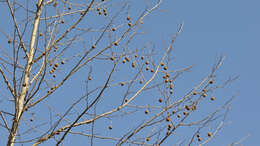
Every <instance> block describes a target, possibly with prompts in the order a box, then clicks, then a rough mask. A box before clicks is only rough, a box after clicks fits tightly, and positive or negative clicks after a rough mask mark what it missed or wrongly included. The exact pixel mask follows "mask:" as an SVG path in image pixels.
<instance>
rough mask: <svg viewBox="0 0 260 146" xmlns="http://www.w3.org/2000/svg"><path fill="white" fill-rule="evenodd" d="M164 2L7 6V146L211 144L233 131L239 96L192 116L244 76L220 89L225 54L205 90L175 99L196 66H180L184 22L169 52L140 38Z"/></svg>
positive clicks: (3, 66) (13, 0)
mask: <svg viewBox="0 0 260 146" xmlns="http://www.w3.org/2000/svg"><path fill="white" fill-rule="evenodd" d="M161 3H162V0H153V1H149V2H148V3H143V2H141V1H140V5H141V4H144V5H143V6H135V5H132V4H131V3H130V2H128V1H126V0H119V1H112V0H88V1H83V0H81V1H80V0H75V1H72V0H71V1H68V0H49V1H46V0H45V1H44V0H38V1H37V2H36V1H30V0H26V1H22V0H20V1H19V0H4V1H2V2H1V3H0V4H1V5H2V7H5V8H6V9H4V10H3V11H4V12H5V14H3V15H6V16H7V20H6V21H10V23H9V25H8V26H7V27H6V28H0V29H1V37H2V39H3V40H6V42H4V44H2V46H1V56H0V73H1V77H2V78H1V83H3V84H2V86H1V92H2V93H3V95H1V96H2V97H1V108H0V119H1V122H0V125H1V130H0V132H1V134H3V135H5V136H6V138H3V139H4V140H6V142H7V145H8V146H13V145H25V144H28V145H34V146H36V145H40V144H44V143H48V145H55V144H56V145H57V146H58V145H62V144H63V145H66V144H68V143H70V144H73V143H77V142H78V141H79V140H81V137H87V139H84V144H85V145H95V144H96V145H101V144H104V143H107V144H111V145H118V146H120V145H124V144H130V145H146V146H149V145H161V144H163V143H166V144H167V145H170V144H171V145H173V144H175V145H193V144H199V145H204V144H206V143H208V142H209V141H210V140H211V139H212V138H213V137H214V136H215V135H216V134H217V132H218V131H219V130H220V129H221V128H222V127H223V125H225V123H226V122H225V119H226V116H227V114H228V111H229V107H230V102H231V100H232V99H233V98H229V99H227V101H225V102H224V104H223V105H220V107H219V108H217V109H216V110H214V111H213V112H209V113H207V114H206V116H204V117H202V118H200V119H197V118H196V117H194V116H192V115H196V114H200V113H201V112H202V111H201V110H200V108H199V106H198V105H200V104H201V102H202V101H203V100H208V102H212V101H214V100H215V98H216V97H215V96H214V92H215V91H216V90H217V89H221V88H224V87H225V86H226V85H227V84H228V83H230V82H231V81H233V80H234V79H235V78H231V79H228V80H227V81H224V82H223V83H221V81H220V82H219V83H218V84H216V83H215V81H216V80H217V76H216V72H217V70H218V69H219V67H220V66H221V65H222V63H223V61H224V56H220V57H217V58H216V60H215V64H214V65H213V67H212V69H211V71H210V72H209V74H208V75H207V76H205V78H203V79H202V80H201V81H200V82H198V83H197V85H195V86H193V87H191V88H190V89H188V90H187V91H188V92H186V93H185V94H183V95H181V96H180V95H178V96H177V95H176V94H175V92H176V91H175V85H176V80H177V78H178V77H180V76H181V75H183V73H185V72H188V71H190V70H191V69H192V67H193V65H191V66H183V68H175V67H173V66H171V62H172V53H173V52H174V51H173V47H174V44H175V40H176V38H177V37H178V36H179V34H180V33H181V31H182V29H183V26H184V22H182V23H180V25H179V26H178V29H177V30H176V32H172V33H173V34H174V35H172V36H171V37H170V39H169V45H168V46H167V47H165V48H164V47H163V46H160V48H156V47H154V44H153V43H144V42H142V41H140V40H139V39H142V38H144V37H146V36H147V35H146V33H144V32H143V31H142V25H143V23H145V18H146V16H148V15H150V14H151V13H153V12H156V10H157V9H158V7H159V6H160V4H161ZM142 7H143V8H142ZM1 15H2V14H1ZM209 96H210V97H209ZM208 127H211V130H210V131H208ZM178 131H185V133H186V134H185V137H184V136H183V135H180V134H178ZM206 131H208V132H206ZM201 133H204V135H205V133H206V135H207V136H206V138H205V136H204V137H203V136H201ZM170 137H171V138H173V139H174V142H173V141H170V142H168V143H167V140H168V141H169V138H170ZM3 139H2V138H1V140H3Z"/></svg>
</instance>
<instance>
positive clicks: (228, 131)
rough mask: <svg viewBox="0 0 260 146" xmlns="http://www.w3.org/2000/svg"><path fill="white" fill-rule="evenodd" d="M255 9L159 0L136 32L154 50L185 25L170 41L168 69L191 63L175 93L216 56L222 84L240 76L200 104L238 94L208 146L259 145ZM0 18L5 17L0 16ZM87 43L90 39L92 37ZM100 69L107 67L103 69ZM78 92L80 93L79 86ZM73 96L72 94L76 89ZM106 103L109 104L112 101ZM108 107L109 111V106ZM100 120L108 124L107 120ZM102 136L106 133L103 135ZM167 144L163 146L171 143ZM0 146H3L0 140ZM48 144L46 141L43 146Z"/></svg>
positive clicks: (232, 0)
mask: <svg viewBox="0 0 260 146" xmlns="http://www.w3.org/2000/svg"><path fill="white" fill-rule="evenodd" d="M144 3H145V1H136V0H131V1H129V4H130V6H131V7H130V13H131V12H132V13H135V7H138V6H137V5H141V4H142V6H143V4H144ZM259 6H260V1H259V0H247V1H245V0H214V1H213V0H196V1H187V0H164V1H163V3H162V4H161V6H160V7H159V9H157V10H156V11H155V12H153V13H152V14H151V15H149V16H147V17H146V18H145V19H144V24H143V25H142V29H141V30H142V31H144V32H146V33H147V34H146V35H145V38H142V39H143V40H146V41H150V42H152V43H153V44H154V45H155V46H156V47H155V49H160V48H162V47H167V45H168V43H169V40H170V36H172V34H174V33H175V32H176V30H177V28H178V25H179V24H180V23H181V22H182V21H184V27H183V31H182V33H181V35H180V36H178V38H177V40H176V42H175V46H174V48H175V49H174V53H173V54H174V55H173V56H174V64H172V67H177V68H180V67H185V66H188V65H191V64H194V65H195V66H194V68H193V69H192V72H189V73H185V74H184V75H183V77H181V78H180V79H178V80H177V81H176V86H177V87H176V88H177V89H178V90H177V91H176V92H177V93H176V94H179V95H181V94H182V93H185V91H186V90H187V89H189V88H191V87H192V86H193V85H195V84H197V83H198V82H199V81H200V80H201V79H202V78H203V77H204V76H205V75H207V74H208V73H209V72H210V69H211V67H212V65H213V62H214V59H215V57H216V56H220V55H225V56H226V60H225V62H224V65H223V66H222V67H221V68H220V71H219V72H218V73H217V76H218V78H220V80H221V81H224V80H225V79H228V78H229V77H234V76H237V75H239V76H240V77H239V79H238V80H236V81H234V82H233V83H232V84H231V85H230V86H228V87H227V88H226V89H223V90H221V91H220V92H218V93H217V94H216V98H217V100H216V103H215V104H209V105H206V106H205V108H206V109H207V108H211V107H218V106H219V105H221V104H222V103H223V102H224V101H225V99H226V98H228V97H230V96H232V95H234V94H235V93H237V92H238V93H239V94H238V96H237V97H236V98H235V99H234V101H233V102H232V108H231V111H230V113H229V116H228V121H230V122H229V124H228V125H226V126H224V128H223V129H221V131H220V132H219V133H218V134H217V136H216V138H215V139H213V140H212V141H211V142H210V143H209V144H208V145H213V146H214V145H228V144H230V143H231V142H234V141H239V140H240V139H241V138H243V137H245V136H247V135H248V134H251V136H250V137H248V138H247V139H246V140H245V141H243V142H242V144H243V145H246V146H257V145H258V143H259V131H260V126H259V125H258V123H260V117H259V116H257V115H259V113H258V112H259V108H258V106H259V103H260V97H259V93H258V92H259V90H260V87H259V82H260V78H259V74H260V68H259V62H260V59H259V54H260V51H259V48H260V45H259V34H260V28H259V26H260V19H259V14H260V9H259ZM5 8H6V7H5ZM1 11H6V9H1V10H0V12H1ZM2 16H3V17H4V16H6V15H4V13H1V17H2ZM90 18H92V17H90ZM65 21H66V20H65ZM99 21H102V20H97V19H95V21H93V23H94V24H95V23H96V22H99ZM90 23H91V22H90ZM7 24H8V23H7ZM7 24H5V23H2V24H1V25H0V26H1V29H2V28H3V27H7ZM83 24H84V23H83ZM9 27H10V26H9ZM90 39H92V40H94V38H90ZM1 42H2V41H1ZM138 45H139V44H138ZM104 67H107V66H106V65H104ZM80 75H83V74H82V72H81V73H79V74H78V75H77V78H76V80H75V81H73V82H72V81H68V83H67V84H70V85H73V86H74V85H75V86H76V85H77V82H80V81H82V76H80ZM0 81H2V80H0ZM102 81H103V80H99V81H98V83H99V82H100V83H102ZM1 86H2V84H1ZM61 90H62V89H61ZM79 90H81V91H84V87H82V89H79ZM74 92H77V91H76V89H75V90H74ZM64 94H65V95H66V96H72V95H74V93H72V92H70V91H65V92H61V91H58V93H57V94H56V96H58V95H61V96H64ZM111 94H112V93H111ZM73 98H74V97H73ZM52 101H53V103H52ZM57 102H59V100H57V101H56V100H55V99H50V100H49V103H52V104H50V105H53V106H56V104H57ZM111 102H113V101H112V100H111ZM141 102H142V101H141ZM3 103H4V102H3ZM3 103H0V104H3ZM65 107H66V106H65V105H62V106H59V107H58V108H59V110H58V112H62V109H63V108H65ZM109 108H113V106H111V107H109ZM39 112H40V111H39ZM41 112H42V111H41ZM132 120H133V119H132ZM105 122H106V123H109V121H105ZM126 122H127V121H126ZM128 122H129V121H128ZM115 129H116V128H115ZM102 130H103V129H102V128H101V131H102ZM117 132H120V131H118V130H114V131H113V134H116V133H117ZM105 133H106V134H107V133H108V132H107V131H105ZM180 133H182V132H180ZM70 138H73V136H72V137H70ZM75 138H76V137H75ZM77 138H78V137H77ZM81 140H85V139H84V138H82V139H81ZM171 142H172V141H170V142H169V143H166V144H165V145H168V144H171ZM0 144H2V142H1V140H0ZM48 144H49V143H48V142H47V143H44V144H43V145H48ZM65 144H69V141H66V143H65ZM98 144H99V145H107V144H106V143H102V142H100V143H99V142H98Z"/></svg>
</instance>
